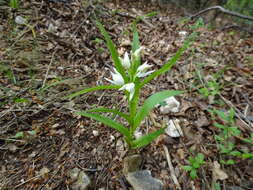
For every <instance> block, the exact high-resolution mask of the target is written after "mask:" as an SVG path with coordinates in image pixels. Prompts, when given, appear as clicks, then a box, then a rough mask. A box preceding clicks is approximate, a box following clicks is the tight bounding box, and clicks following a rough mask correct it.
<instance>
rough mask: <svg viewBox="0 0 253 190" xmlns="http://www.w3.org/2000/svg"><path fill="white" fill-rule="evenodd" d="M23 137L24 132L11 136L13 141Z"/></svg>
mask: <svg viewBox="0 0 253 190" xmlns="http://www.w3.org/2000/svg"><path fill="white" fill-rule="evenodd" d="M23 137H24V132H22V131H21V132H18V133H16V134H15V136H13V138H14V139H19V138H23Z"/></svg>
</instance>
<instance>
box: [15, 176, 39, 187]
mask: <svg viewBox="0 0 253 190" xmlns="http://www.w3.org/2000/svg"><path fill="white" fill-rule="evenodd" d="M40 176H43V174H40V175H37V176H34V177H32V178H30V179H28V180H26V181H24V182H22V183H20V184H18V185H16V186H15V187H14V189H16V188H18V187H20V186H21V185H24V184H26V183H28V182H29V181H32V180H33V179H36V178H38V177H40Z"/></svg>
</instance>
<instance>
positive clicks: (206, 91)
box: [198, 80, 222, 98]
mask: <svg viewBox="0 0 253 190" xmlns="http://www.w3.org/2000/svg"><path fill="white" fill-rule="evenodd" d="M221 88H222V87H221V85H220V84H219V83H218V82H217V81H216V80H211V81H208V82H207V83H206V85H205V87H203V88H200V89H198V92H199V93H200V94H201V95H202V96H203V97H204V98H208V97H209V96H214V97H215V96H216V95H218V94H219V93H220V89H221Z"/></svg>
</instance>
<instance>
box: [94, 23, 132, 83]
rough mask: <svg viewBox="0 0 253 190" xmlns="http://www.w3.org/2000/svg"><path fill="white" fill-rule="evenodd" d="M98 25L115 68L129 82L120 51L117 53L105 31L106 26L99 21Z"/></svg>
mask: <svg viewBox="0 0 253 190" xmlns="http://www.w3.org/2000/svg"><path fill="white" fill-rule="evenodd" d="M96 23H97V26H98V28H99V30H100V32H101V33H102V35H103V36H104V38H105V41H106V45H107V48H108V49H109V51H110V53H111V57H112V60H113V62H114V65H115V68H116V69H117V71H118V72H119V73H120V74H121V75H122V77H123V78H124V80H125V81H127V77H126V74H125V70H124V68H123V66H122V65H121V62H120V59H119V54H118V51H117V49H116V47H115V45H114V43H113V41H112V39H111V37H110V36H109V34H108V32H107V31H106V30H105V28H104V26H103V25H102V24H101V23H100V22H98V21H97V22H96Z"/></svg>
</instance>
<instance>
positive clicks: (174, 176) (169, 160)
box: [163, 145, 181, 189]
mask: <svg viewBox="0 0 253 190" xmlns="http://www.w3.org/2000/svg"><path fill="white" fill-rule="evenodd" d="M163 149H164V152H165V155H166V159H167V162H168V165H169V169H170V174H171V177H172V180H173V182H174V183H175V185H176V186H177V189H181V187H180V185H179V183H178V180H177V177H176V174H175V169H174V167H173V165H172V163H171V157H170V154H169V151H168V148H167V147H166V146H165V145H163Z"/></svg>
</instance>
